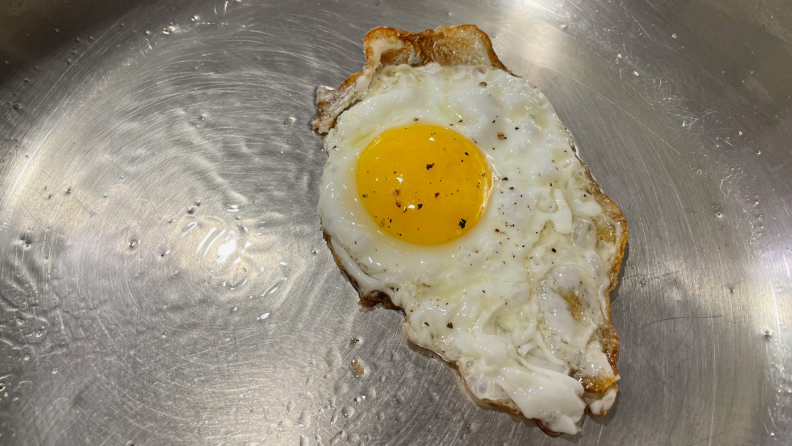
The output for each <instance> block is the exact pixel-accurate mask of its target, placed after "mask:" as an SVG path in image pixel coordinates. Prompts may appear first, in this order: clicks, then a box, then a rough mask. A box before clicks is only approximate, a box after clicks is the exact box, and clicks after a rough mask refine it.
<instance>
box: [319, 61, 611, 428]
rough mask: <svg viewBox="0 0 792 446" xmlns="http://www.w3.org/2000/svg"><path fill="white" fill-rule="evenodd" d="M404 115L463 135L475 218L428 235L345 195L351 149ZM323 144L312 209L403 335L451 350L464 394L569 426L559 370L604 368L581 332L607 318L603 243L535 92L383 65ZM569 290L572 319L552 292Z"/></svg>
mask: <svg viewBox="0 0 792 446" xmlns="http://www.w3.org/2000/svg"><path fill="white" fill-rule="evenodd" d="M416 118H417V119H418V123H421V124H435V125H439V126H443V127H448V128H450V129H453V130H455V131H457V132H459V133H460V134H462V135H464V136H465V137H467V138H468V139H470V140H471V141H473V142H475V143H476V145H477V146H478V147H479V149H480V150H481V151H482V153H483V154H484V155H485V156H486V158H487V160H488V162H489V165H490V170H491V172H492V175H493V183H492V184H493V186H492V191H491V194H490V198H489V203H488V205H487V208H486V211H485V212H484V214H483V216H482V218H481V220H480V221H479V222H478V224H477V225H476V226H475V227H474V228H473V229H471V230H470V231H469V232H468V233H467V234H465V235H464V236H462V237H460V238H458V239H456V240H453V241H452V242H449V243H446V244H442V245H435V246H421V245H415V244H409V243H405V242H403V241H400V240H397V239H395V238H393V237H392V236H390V235H388V234H385V233H384V232H382V231H380V229H379V228H378V226H377V225H376V223H375V222H374V221H373V220H372V219H371V217H370V216H369V214H368V213H367V212H366V209H365V208H364V207H363V205H362V203H361V202H360V200H359V198H358V191H357V186H356V167H357V163H358V159H359V156H360V154H361V152H362V151H363V150H364V149H365V148H366V146H367V145H368V144H369V143H370V142H371V141H372V140H373V139H374V138H376V137H377V136H378V135H379V134H380V133H382V132H383V131H385V130H387V129H390V128H393V127H397V126H404V125H410V124H414V123H416V121H415V119H416ZM325 147H326V149H327V151H328V154H329V159H328V162H327V164H326V166H325V169H324V173H323V176H322V184H323V188H322V192H321V198H320V201H319V216H320V218H321V223H322V228H323V230H324V231H325V232H326V233H327V234H328V235H329V237H330V241H331V244H332V247H333V250H334V251H335V252H336V254H337V255H338V256H339V258H340V259H341V261H342V265H343V266H344V268H345V269H346V271H347V272H348V273H349V274H350V275H351V276H352V277H353V278H354V279H355V281H356V282H357V283H358V286H359V287H360V288H361V292H363V293H371V292H374V291H380V292H384V293H386V294H387V295H388V296H390V298H391V300H392V301H393V303H394V304H396V305H398V306H400V307H402V308H403V309H404V310H405V313H406V319H405V322H404V332H405V334H406V335H407V336H408V337H409V339H410V340H411V341H413V342H415V343H416V344H418V345H420V346H422V347H425V348H428V349H430V350H432V351H435V352H437V353H438V354H440V355H441V356H442V357H443V358H444V359H445V360H447V361H450V362H455V363H456V364H457V366H458V368H459V370H460V373H461V374H462V376H463V377H464V379H465V382H466V383H467V385H468V387H469V388H470V390H471V391H472V393H473V394H474V395H475V396H476V397H478V398H481V399H485V400H491V401H508V400H510V401H512V402H513V403H514V404H515V405H516V406H517V407H519V409H520V410H521V411H522V412H523V414H524V415H525V416H526V417H529V418H535V419H538V420H541V421H542V422H543V424H545V425H546V426H547V427H548V428H550V429H551V430H553V431H556V432H566V433H575V432H577V426H576V424H575V423H576V422H577V421H578V420H579V418H580V417H581V415H582V414H583V411H584V409H585V407H586V404H585V402H584V400H583V398H582V397H583V387H582V385H581V384H580V383H579V382H578V381H577V380H575V379H574V378H572V377H570V376H569V373H570V371H571V370H577V371H583V372H585V373H586V374H588V375H590V376H598V375H604V376H608V374H610V376H612V375H613V370H612V369H611V367H610V366H609V364H608V361H607V358H606V357H605V355H604V354H603V353H602V346H601V345H599V341H598V340H597V339H596V338H595V336H594V332H595V331H596V329H597V327H598V326H601V325H602V324H603V322H604V321H606V320H607V313H606V311H607V310H606V295H605V293H606V290H607V288H608V286H609V284H610V281H609V275H608V270H607V267H606V266H605V265H606V264H607V261H609V260H610V259H612V258H613V256H614V255H615V250H616V247H615V246H613V245H607V244H602V243H597V236H596V230H595V227H594V224H593V221H594V220H595V219H597V218H598V217H600V216H601V214H602V208H601V207H600V205H599V204H598V203H597V202H596V201H595V200H594V199H593V197H591V196H589V195H588V194H586V193H585V191H584V187H583V185H584V181H585V180H584V177H583V175H584V174H583V172H584V168H583V166H582V164H581V163H580V161H579V160H578V159H577V157H576V156H575V153H574V152H573V149H572V148H571V147H572V145H571V141H570V140H569V135H568V133H567V132H566V131H565V129H564V127H563V125H562V124H561V122H560V121H559V120H558V119H557V117H556V116H555V114H554V111H553V109H552V106H551V105H550V104H549V102H548V101H547V99H546V98H545V97H544V96H543V95H542V94H541V93H540V92H538V91H537V90H536V89H534V88H533V87H531V86H530V85H529V84H528V83H527V82H526V81H525V80H523V79H521V78H517V77H514V76H512V75H510V74H509V73H506V72H504V71H502V70H499V69H496V68H491V67H485V66H455V67H441V66H439V65H437V64H434V63H432V64H428V65H426V66H422V67H417V68H416V67H410V66H408V65H400V66H388V67H385V68H383V69H382V70H381V71H379V72H378V73H377V74H376V75H375V76H374V78H373V80H372V82H371V85H370V87H369V90H368V92H367V94H366V96H365V98H364V99H363V100H361V101H360V102H359V103H357V104H356V105H354V106H352V107H351V108H349V109H348V110H346V111H345V112H344V113H343V114H341V116H340V117H339V118H338V121H337V122H336V125H335V127H334V128H333V129H332V130H331V131H330V132H329V134H328V135H327V137H326V139H325ZM570 294H573V295H575V296H577V297H578V298H579V299H580V301H581V305H582V308H583V314H582V316H581V317H580V318H579V319H575V318H574V317H573V315H572V313H571V311H570V306H569V304H568V303H567V301H566V300H564V298H563V297H562V296H564V295H570ZM610 402H611V403H612V398H611V401H610Z"/></svg>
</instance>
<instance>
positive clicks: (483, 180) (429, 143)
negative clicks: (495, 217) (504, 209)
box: [357, 124, 492, 245]
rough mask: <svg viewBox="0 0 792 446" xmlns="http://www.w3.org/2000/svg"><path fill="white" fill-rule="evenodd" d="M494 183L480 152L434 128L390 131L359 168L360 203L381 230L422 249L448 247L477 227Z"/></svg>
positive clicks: (368, 150) (455, 135)
mask: <svg viewBox="0 0 792 446" xmlns="http://www.w3.org/2000/svg"><path fill="white" fill-rule="evenodd" d="M491 183H492V179H491V175H490V171H489V166H488V165H487V161H486V159H485V158H484V155H482V154H481V152H480V151H479V149H478V148H477V147H476V145H475V144H473V143H472V142H471V141H470V140H468V139H467V138H465V137H464V136H462V135H460V134H459V133H457V132H455V131H453V130H450V129H447V128H443V127H438V126H435V125H422V124H417V125H409V126H406V127H398V128H394V129H390V130H386V131H385V132H383V133H382V134H381V135H379V136H378V137H377V138H376V139H374V141H372V142H371V143H370V144H369V145H368V146H367V147H366V149H365V150H364V151H363V153H362V154H361V155H360V160H359V161H358V166H357V187H358V194H359V195H360V199H361V201H362V203H363V206H365V208H366V210H367V211H368V213H369V215H371V218H372V219H374V221H375V222H376V224H377V225H378V226H379V227H380V229H381V230H382V231H384V232H386V233H388V234H390V235H392V236H393V237H396V238H398V239H399V240H404V241H406V242H409V243H416V244H420V245H437V244H440V243H447V242H450V241H451V240H454V239H456V238H458V237H461V236H463V235H464V234H465V233H467V232H468V231H470V229H471V228H473V227H474V226H475V225H476V223H478V221H479V219H480V218H481V215H482V214H483V213H484V208H485V206H486V204H487V197H488V195H489V191H490V186H491Z"/></svg>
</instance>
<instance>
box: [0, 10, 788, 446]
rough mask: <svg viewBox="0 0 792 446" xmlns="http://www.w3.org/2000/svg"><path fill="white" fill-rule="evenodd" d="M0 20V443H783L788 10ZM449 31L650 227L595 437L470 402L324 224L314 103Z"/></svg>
mask: <svg viewBox="0 0 792 446" xmlns="http://www.w3.org/2000/svg"><path fill="white" fill-rule="evenodd" d="M0 3H2V7H0V386H1V387H2V390H0V444H8V445H88V444H93V445H124V444H127V443H128V444H133V443H134V444H135V445H164V444H212V445H215V444H251V445H252V444H286V445H288V444H292V445H297V444H301V445H310V444H317V443H321V444H367V445H368V444H383V445H396V444H444V445H451V444H488V445H489V444H501V443H502V444H515V445H516V444H546V445H549V444H554V445H561V444H576V445H580V446H582V445H622V444H623V445H757V444H765V445H776V444H788V443H790V442H792V438H790V436H791V435H792V424H790V418H791V417H792V408H791V407H790V402H791V401H792V382H790V369H791V368H792V360H790V354H791V353H790V344H791V343H792V335H790V328H792V327H790V325H789V324H790V322H792V301H791V300H790V291H791V290H792V278H791V276H790V274H791V273H790V271H791V270H792V250H791V249H792V174H791V173H790V172H792V150H791V149H790V141H792V119H791V118H790V111H789V107H790V103H791V102H792V101H791V100H790V95H792V75H790V73H792V4H791V3H789V2H788V1H784V0H760V1H758V2H757V1H747V0H740V1H734V2H723V1H720V0H698V1H682V0H678V1H654V0H645V1H615V0H555V1H545V0H491V1H486V2H480V1H474V0H460V1H452V0H444V1H435V2H420V1H399V2H397V1H395V0H355V1H350V2H335V1H328V0H318V1H297V0H295V1H281V2H277V1H265V0H241V1H234V0H230V1H224V0H195V1H184V0H162V1H156V2H154V1H137V2H136V1H131V0H123V1H105V0H84V1H76V0H67V1H65V2H52V1H45V0H30V1H19V0H8V1H2V2H0ZM459 23H475V24H477V25H478V26H480V27H481V28H482V29H484V30H485V31H487V32H488V33H489V34H490V35H491V36H492V37H493V40H494V46H495V49H496V51H497V52H498V54H499V55H500V57H501V59H502V60H503V61H504V63H505V64H506V65H507V66H508V67H510V68H511V69H512V70H513V71H514V72H516V73H519V74H521V75H523V76H524V77H526V78H527V79H529V80H530V81H531V82H532V83H533V84H535V85H536V86H538V87H539V88H540V89H541V90H542V91H543V92H544V93H545V94H546V95H547V96H548V97H549V98H550V100H551V102H552V103H553V104H554V105H555V107H556V110H557V111H558V114H559V115H560V118H561V119H562V120H563V121H564V122H565V123H566V124H567V125H568V127H569V128H570V129H571V131H572V133H573V134H574V136H575V138H576V140H577V143H578V145H579V147H580V148H581V152H582V157H583V159H584V160H585V161H586V162H587V163H588V165H589V166H590V167H591V170H592V171H593V172H594V174H595V176H596V177H597V178H598V180H599V181H600V182H601V183H602V185H603V186H604V188H605V190H606V191H607V192H608V193H609V194H610V195H611V196H612V197H613V198H614V200H615V201H616V202H617V203H618V204H619V205H620V206H621V207H622V209H623V210H624V213H625V215H626V217H627V219H628V221H629V223H630V228H631V239H630V243H629V256H628V258H627V259H626V263H625V265H624V273H623V277H622V278H621V284H620V286H619V288H618V289H617V292H616V293H615V295H614V302H613V318H614V322H615V324H616V326H617V327H618V329H619V333H620V334H621V336H622V350H621V356H620V364H619V365H620V373H621V376H622V381H621V384H620V388H621V395H620V397H619V400H618V403H617V405H616V407H615V409H614V410H613V411H612V412H611V413H610V414H609V415H608V416H607V417H605V418H604V419H593V418H589V419H586V420H585V422H584V424H583V432H582V434H581V435H580V436H576V437H569V436H562V437H560V438H555V439H552V438H549V437H546V436H545V435H544V434H543V433H542V432H541V431H540V430H539V429H538V428H537V427H536V426H535V425H533V424H532V423H529V422H524V421H521V420H519V419H516V418H511V417H509V416H508V415H505V414H503V413H500V412H495V411H490V410H486V409H482V408H480V407H477V406H476V405H475V404H474V403H472V402H471V401H470V400H469V398H468V397H467V395H466V394H465V391H464V390H463V387H462V386H461V384H460V382H459V378H458V377H457V376H455V374H454V372H453V371H452V370H451V369H450V368H449V367H447V366H446V365H444V364H443V363H442V361H440V360H439V359H438V358H435V357H432V355H430V354H427V353H425V352H423V351H419V350H417V349H414V348H411V347H410V346H409V345H408V343H407V342H406V340H405V337H404V336H403V334H402V333H401V315H400V314H399V313H397V312H393V311H387V310H384V309H381V308H376V309H374V310H371V311H366V310H363V309H361V308H360V307H359V306H358V305H357V303H356V295H355V292H354V291H353V289H352V287H351V286H350V285H349V283H348V282H347V281H346V280H345V279H344V278H343V277H342V275H341V273H340V272H339V270H338V268H337V267H336V266H335V264H334V263H333V260H332V258H331V256H330V253H329V252H328V250H327V249H326V247H325V246H324V243H323V241H322V238H321V234H320V232H319V230H318V229H319V228H318V221H317V217H316V215H315V205H316V201H317V197H318V193H319V180H320V176H321V171H322V165H323V163H324V161H325V158H326V157H325V154H324V153H322V151H321V144H320V141H319V139H318V137H317V136H316V135H315V134H313V133H312V132H311V130H310V129H309V126H308V121H309V119H310V118H311V116H312V115H313V113H314V106H313V98H314V88H315V86H316V85H319V84H327V85H337V84H338V83H339V82H340V81H342V80H343V79H344V78H345V77H346V76H347V75H348V74H350V73H352V72H354V71H357V70H358V69H359V68H360V67H361V66H362V63H363V56H362V53H361V44H362V40H363V36H364V34H365V32H366V31H367V30H368V29H370V28H372V27H374V26H378V25H389V26H394V27H401V28H405V29H409V30H413V31H418V30H422V29H425V28H433V27H435V26H437V25H441V24H459ZM353 361H357V362H358V363H359V364H360V365H362V367H363V368H364V370H365V373H364V374H363V376H362V377H358V376H357V375H356V373H354V371H352V370H351V365H352V363H353Z"/></svg>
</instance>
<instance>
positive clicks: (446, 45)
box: [311, 25, 629, 436]
mask: <svg viewBox="0 0 792 446" xmlns="http://www.w3.org/2000/svg"><path fill="white" fill-rule="evenodd" d="M377 45H394V46H401V47H400V48H391V49H389V50H387V51H384V52H382V53H381V54H380V57H379V60H377V59H376V54H375V52H376V46H377ZM363 46H364V48H365V53H366V64H365V66H364V68H363V72H361V73H355V74H353V75H351V76H349V78H347V80H346V81H344V83H342V84H341V85H340V86H339V87H338V88H337V89H336V90H330V91H326V92H325V93H326V94H324V95H322V97H319V95H317V101H316V102H317V103H316V107H317V109H318V113H317V115H316V116H315V117H314V119H313V120H312V121H311V123H312V125H313V128H314V130H316V131H317V132H319V133H327V131H328V130H329V129H330V128H332V127H333V126H334V125H335V120H336V119H337V118H338V116H339V115H340V114H341V113H342V112H343V111H344V110H346V109H348V108H349V107H351V106H352V105H354V104H355V103H356V102H357V100H358V99H356V98H355V97H354V94H355V91H354V89H355V85H356V83H357V81H358V80H359V78H360V77H361V76H369V78H371V77H372V76H373V75H374V73H375V72H376V71H377V70H378V69H379V68H380V67H381V66H384V65H399V64H404V63H408V64H410V65H412V66H421V65H426V64H427V63H430V62H436V63H438V64H439V65H441V66H454V65H478V64H483V65H490V66H492V67H496V68H499V69H501V70H504V71H506V72H507V73H509V74H511V75H512V76H516V75H515V74H514V73H512V72H511V71H510V70H509V69H508V68H506V67H505V66H504V65H503V63H501V61H500V60H499V59H498V56H497V55H496V54H495V51H494V50H493V49H492V42H491V41H490V39H489V36H487V34H486V33H485V32H484V31H482V30H480V29H479V28H478V27H477V26H475V25H460V26H440V27H438V28H436V29H433V30H432V29H428V30H426V31H423V32H420V33H411V32H408V31H403V30H400V29H395V28H388V27H378V28H374V29H372V30H371V31H369V32H368V33H367V34H366V37H365V40H364V43H363ZM369 80H370V79H369ZM366 88H368V85H366ZM350 95H351V96H350ZM345 102H348V103H346V104H345ZM340 106H343V108H341V109H339V108H340ZM564 130H565V131H566V132H567V134H568V135H569V131H568V130H567V129H566V128H564ZM569 138H570V141H573V139H572V137H571V135H569ZM570 147H571V149H572V151H573V152H574V153H575V156H576V157H577V149H576V148H575V146H574V143H572V144H571V145H570ZM578 160H580V158H579V157H578ZM580 163H581V165H582V166H583V172H584V174H585V178H584V179H583V180H584V181H585V185H586V191H587V192H588V193H589V194H591V196H592V197H594V199H595V200H596V201H597V203H599V205H600V206H602V208H603V210H604V212H603V214H604V218H601V219H599V220H598V221H596V222H595V226H596V229H597V237H598V239H599V240H601V241H603V242H606V243H613V244H615V245H616V247H617V249H616V253H615V255H614V258H613V264H612V265H611V268H610V287H608V290H607V292H606V293H605V295H606V296H605V297H606V309H607V315H608V321H607V323H606V324H605V325H603V326H601V327H599V330H598V332H599V335H600V339H601V342H602V345H603V352H604V353H605V355H606V356H607V358H608V362H609V364H610V365H611V367H612V368H613V376H614V377H613V378H610V379H603V378H600V377H594V376H585V375H582V374H580V373H579V372H577V371H574V370H573V371H572V372H571V376H572V377H573V378H575V379H577V380H578V381H579V382H580V383H581V384H582V385H583V389H584V391H585V396H586V397H587V398H588V399H590V400H597V399H600V398H602V397H604V396H605V395H606V393H607V392H608V391H609V390H618V386H617V384H616V381H618V379H619V375H618V368H617V367H618V366H617V359H618V356H619V335H618V333H617V332H616V328H615V327H614V326H613V324H612V323H611V313H610V293H611V292H612V291H613V290H614V289H615V288H616V285H617V282H618V277H619V271H620V269H621V263H622V258H623V257H624V249H625V247H626V245H627V238H628V234H629V231H628V228H627V222H626V221H625V219H624V215H623V214H622V211H621V209H619V207H618V206H616V204H615V203H614V202H613V200H611V198H610V197H609V196H608V195H607V194H605V193H604V192H602V189H601V188H600V186H599V184H598V183H597V182H596V181H595V180H594V177H592V175H591V171H590V170H589V168H588V166H586V164H585V163H583V161H582V160H581V161H580ZM619 229H621V231H619ZM323 232H324V231H323ZM324 238H325V241H326V242H327V246H328V247H329V248H330V251H331V252H332V253H333V257H334V258H335V261H336V263H337V264H338V266H339V267H340V268H341V270H342V271H344V272H345V273H346V271H345V270H344V267H343V264H342V263H341V259H340V258H339V257H338V255H337V254H336V253H335V252H334V251H333V246H332V244H331V243H330V236H329V235H328V234H327V233H326V232H324ZM346 275H347V277H348V278H349V281H350V282H351V283H352V285H353V286H354V287H355V289H357V290H358V294H359V296H360V304H361V305H362V306H364V307H373V306H375V305H377V304H381V305H382V306H384V307H385V308H388V309H393V310H401V308H400V307H398V306H396V305H395V304H394V303H393V302H392V301H391V299H390V297H389V296H388V295H387V294H385V293H384V292H381V291H375V292H372V293H368V294H366V293H364V292H363V291H361V290H360V287H359V286H358V283H357V281H356V280H355V279H354V278H353V277H352V276H350V275H349V274H346ZM451 365H452V366H454V368H456V369H457V371H459V368H458V365H457V364H455V363H452V364H451ZM483 402H484V403H486V404H488V405H490V406H494V407H495V408H497V409H500V410H502V411H504V412H507V413H511V414H514V415H518V416H521V415H522V412H521V411H520V409H519V407H517V405H516V404H515V403H514V402H513V401H511V400H506V401H491V400H484V401H483ZM588 406H589V409H590V405H588ZM589 413H591V411H590V410H589ZM605 413H607V411H606V412H603V413H599V414H593V413H592V415H595V416H602V415H605ZM537 423H538V425H539V427H540V428H541V429H542V430H543V431H544V432H545V433H547V434H548V435H552V436H556V435H559V434H558V433H556V432H553V431H551V430H550V429H548V428H547V427H546V426H544V425H543V424H542V423H541V422H539V421H538V420H537Z"/></svg>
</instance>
